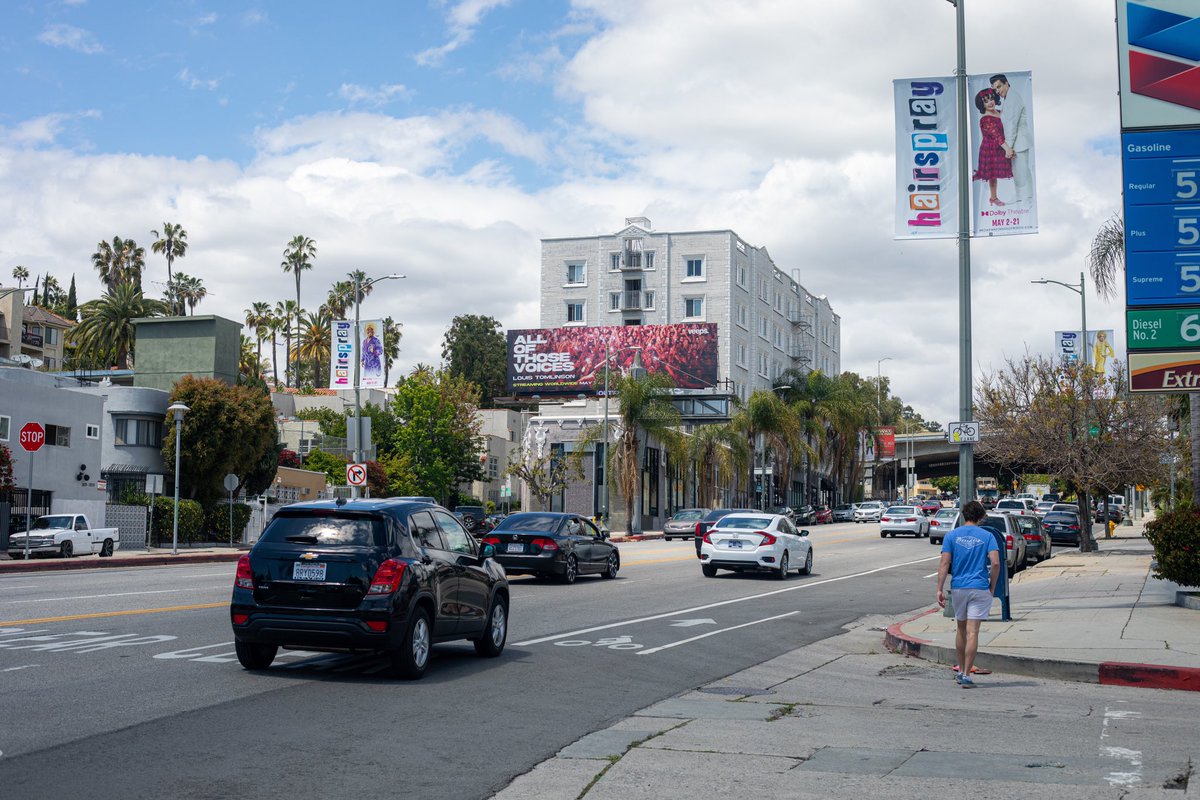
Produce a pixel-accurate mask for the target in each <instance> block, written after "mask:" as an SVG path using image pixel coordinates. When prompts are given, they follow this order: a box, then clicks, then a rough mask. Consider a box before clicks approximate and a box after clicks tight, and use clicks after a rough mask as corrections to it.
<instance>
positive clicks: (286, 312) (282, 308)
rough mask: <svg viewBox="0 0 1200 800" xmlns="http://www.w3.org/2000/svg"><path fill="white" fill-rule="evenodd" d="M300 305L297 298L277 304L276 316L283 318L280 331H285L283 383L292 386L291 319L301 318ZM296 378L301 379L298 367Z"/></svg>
mask: <svg viewBox="0 0 1200 800" xmlns="http://www.w3.org/2000/svg"><path fill="white" fill-rule="evenodd" d="M300 310H301V309H300V307H299V306H298V305H296V301H295V300H280V301H279V302H277V303H276V304H275V316H276V317H279V318H280V319H281V320H282V325H281V327H280V331H282V333H283V385H284V386H291V385H292V384H290V383H288V372H289V371H290V370H291V368H292V326H291V319H292V317H293V316H295V317H297V318H299V316H300V313H299V312H300ZM295 378H296V380H299V379H300V370H299V368H297V369H296V374H295Z"/></svg>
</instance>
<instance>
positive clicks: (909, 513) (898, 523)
mask: <svg viewBox="0 0 1200 800" xmlns="http://www.w3.org/2000/svg"><path fill="white" fill-rule="evenodd" d="M897 533H907V534H910V535H912V536H915V537H917V538H918V539H920V538H921V537H922V536H928V535H929V517H927V516H925V514H924V512H922V511H921V507H920V506H890V507H889V508H888V510H887V511H885V512H883V516H882V517H880V518H879V538H880V539H882V538H884V537H885V536H891V537H893V538H894V537H895V536H896V534H897Z"/></svg>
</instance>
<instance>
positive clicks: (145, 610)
mask: <svg viewBox="0 0 1200 800" xmlns="http://www.w3.org/2000/svg"><path fill="white" fill-rule="evenodd" d="M228 605H229V601H228V600H226V601H224V602H222V603H197V604H195V605H190V606H167V607H166V608H136V609H133V610H131V611H97V612H96V613H94V614H71V615H70V616H66V617H39V618H38V619H14V620H11V621H0V627H7V626H9V625H41V624H42V623H45V622H70V621H72V620H77V619H99V618H101V617H128V616H131V615H133V614H161V613H163V612H166V611H195V610H196V609H201V608H220V607H222V606H228Z"/></svg>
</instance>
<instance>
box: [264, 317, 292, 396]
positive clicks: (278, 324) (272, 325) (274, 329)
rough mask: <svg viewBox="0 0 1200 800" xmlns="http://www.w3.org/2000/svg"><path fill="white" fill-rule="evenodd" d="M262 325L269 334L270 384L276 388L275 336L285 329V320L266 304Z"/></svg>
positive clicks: (277, 356) (276, 360)
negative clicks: (264, 318)
mask: <svg viewBox="0 0 1200 800" xmlns="http://www.w3.org/2000/svg"><path fill="white" fill-rule="evenodd" d="M263 327H264V328H265V329H266V331H267V333H269V334H270V335H271V384H272V385H273V386H274V387H275V388H276V389H278V388H279V369H278V363H277V362H278V361H279V340H278V338H277V337H278V336H279V333H280V332H281V331H286V330H287V320H285V319H284V318H283V317H281V316H279V315H278V314H274V313H272V312H271V310H270V307H269V306H268V308H267V314H266V322H264V323H263ZM284 376H285V377H286V373H284Z"/></svg>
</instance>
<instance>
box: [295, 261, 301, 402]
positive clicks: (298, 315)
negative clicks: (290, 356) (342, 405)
mask: <svg viewBox="0 0 1200 800" xmlns="http://www.w3.org/2000/svg"><path fill="white" fill-rule="evenodd" d="M299 345H300V265H299V264H297V265H296V346H297V347H299ZM295 385H296V386H299V385H300V359H298V358H297V359H296V383H295Z"/></svg>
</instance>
